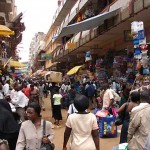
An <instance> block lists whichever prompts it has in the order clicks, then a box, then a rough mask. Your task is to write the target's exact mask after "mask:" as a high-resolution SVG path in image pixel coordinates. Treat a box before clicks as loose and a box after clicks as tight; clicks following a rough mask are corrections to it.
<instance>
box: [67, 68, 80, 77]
mask: <svg viewBox="0 0 150 150" xmlns="http://www.w3.org/2000/svg"><path fill="white" fill-rule="evenodd" d="M81 67H82V66H75V67H74V68H72V69H71V70H69V71H68V72H67V75H73V74H75V73H77V71H78V70H79V69H80V68H81Z"/></svg>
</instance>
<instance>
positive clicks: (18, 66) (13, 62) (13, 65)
mask: <svg viewBox="0 0 150 150" xmlns="http://www.w3.org/2000/svg"><path fill="white" fill-rule="evenodd" d="M9 65H10V67H16V68H23V67H25V65H24V64H23V63H21V62H19V61H13V60H11V61H10V63H9Z"/></svg>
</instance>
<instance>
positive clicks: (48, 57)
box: [41, 54, 52, 60]
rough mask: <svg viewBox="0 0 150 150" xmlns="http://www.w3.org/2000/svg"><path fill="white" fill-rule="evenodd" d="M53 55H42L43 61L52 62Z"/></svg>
mask: <svg viewBox="0 0 150 150" xmlns="http://www.w3.org/2000/svg"><path fill="white" fill-rule="evenodd" d="M51 59H52V55H51V54H41V60H51Z"/></svg>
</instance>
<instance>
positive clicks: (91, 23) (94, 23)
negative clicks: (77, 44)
mask: <svg viewBox="0 0 150 150" xmlns="http://www.w3.org/2000/svg"><path fill="white" fill-rule="evenodd" d="M119 10H120V8H117V9H114V10H112V11H110V12H105V13H103V14H99V15H97V16H94V17H91V18H89V19H86V20H84V21H81V22H77V23H75V24H71V25H69V26H66V27H64V28H63V29H62V30H61V32H60V34H59V36H58V37H57V38H56V39H59V38H61V37H63V36H66V35H70V34H75V33H79V32H82V31H86V30H90V29H93V28H96V27H98V26H100V25H102V24H103V23H104V21H105V20H106V19H109V18H111V17H113V16H115V15H117V14H118V12H119Z"/></svg>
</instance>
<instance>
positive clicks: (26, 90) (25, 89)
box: [22, 87, 31, 97]
mask: <svg viewBox="0 0 150 150" xmlns="http://www.w3.org/2000/svg"><path fill="white" fill-rule="evenodd" d="M30 91H31V89H30V88H28V87H27V88H23V89H22V92H23V93H24V94H25V95H26V96H27V97H29V96H30Z"/></svg>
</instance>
